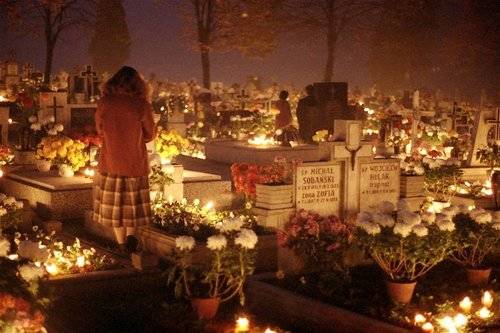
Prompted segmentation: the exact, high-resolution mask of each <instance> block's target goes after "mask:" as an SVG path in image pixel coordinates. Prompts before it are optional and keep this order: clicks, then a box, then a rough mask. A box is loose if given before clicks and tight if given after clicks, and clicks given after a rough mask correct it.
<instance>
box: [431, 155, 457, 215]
mask: <svg viewBox="0 0 500 333" xmlns="http://www.w3.org/2000/svg"><path fill="white" fill-rule="evenodd" d="M423 165H424V169H425V186H424V188H425V191H426V192H427V193H428V194H429V195H430V196H431V197H432V198H433V200H434V202H436V204H439V203H443V205H441V206H446V204H447V203H449V201H450V199H451V197H452V196H453V195H454V193H455V190H454V188H455V186H456V185H457V184H458V183H459V181H460V177H461V175H462V171H461V170H460V162H459V161H457V160H453V159H448V160H445V159H441V158H432V157H424V159H423ZM441 206H438V205H434V203H433V207H434V210H435V212H436V213H439V212H440V210H441V209H442V208H443V207H441Z"/></svg>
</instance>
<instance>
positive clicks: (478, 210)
mask: <svg viewBox="0 0 500 333" xmlns="http://www.w3.org/2000/svg"><path fill="white" fill-rule="evenodd" d="M485 212H486V210H484V209H482V208H474V209H473V210H471V211H469V216H470V217H471V218H472V219H474V218H475V217H476V215H480V214H483V213H485Z"/></svg>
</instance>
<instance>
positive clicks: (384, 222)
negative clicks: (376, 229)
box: [373, 213, 394, 228]
mask: <svg viewBox="0 0 500 333" xmlns="http://www.w3.org/2000/svg"><path fill="white" fill-rule="evenodd" d="M373 222H375V223H377V224H378V225H380V226H382V227H389V228H392V227H393V226H394V218H393V217H392V216H391V215H387V214H380V213H377V214H374V215H373Z"/></svg>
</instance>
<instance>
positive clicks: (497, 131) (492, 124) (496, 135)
mask: <svg viewBox="0 0 500 333" xmlns="http://www.w3.org/2000/svg"><path fill="white" fill-rule="evenodd" d="M475 123H476V126H475V131H474V133H473V135H472V142H473V148H472V154H470V155H469V159H468V164H469V166H484V165H483V164H481V162H480V161H479V159H478V158H477V157H476V153H477V151H478V149H480V148H482V147H485V146H487V145H488V141H496V140H500V108H496V109H488V110H480V111H479V112H478V114H477V115H476V122H475Z"/></svg>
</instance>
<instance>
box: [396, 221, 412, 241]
mask: <svg viewBox="0 0 500 333" xmlns="http://www.w3.org/2000/svg"><path fill="white" fill-rule="evenodd" d="M412 227H413V226H412V225H410V224H408V223H399V222H398V223H396V224H395V225H394V229H393V232H394V234H396V235H401V237H403V238H404V237H407V236H408V235H409V234H410V232H411V230H412Z"/></svg>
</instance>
